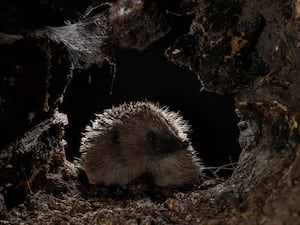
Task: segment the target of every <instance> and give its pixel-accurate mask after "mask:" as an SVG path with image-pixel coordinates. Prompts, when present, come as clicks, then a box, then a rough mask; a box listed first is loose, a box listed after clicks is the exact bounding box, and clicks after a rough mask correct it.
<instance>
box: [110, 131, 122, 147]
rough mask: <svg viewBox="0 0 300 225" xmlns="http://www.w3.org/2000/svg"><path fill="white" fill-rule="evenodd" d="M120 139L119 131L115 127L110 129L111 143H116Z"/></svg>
mask: <svg viewBox="0 0 300 225" xmlns="http://www.w3.org/2000/svg"><path fill="white" fill-rule="evenodd" d="M119 141H120V132H119V131H118V130H117V129H114V130H112V133H111V143H112V144H118V143H119Z"/></svg>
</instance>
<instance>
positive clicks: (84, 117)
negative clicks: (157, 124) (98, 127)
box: [61, 18, 241, 177]
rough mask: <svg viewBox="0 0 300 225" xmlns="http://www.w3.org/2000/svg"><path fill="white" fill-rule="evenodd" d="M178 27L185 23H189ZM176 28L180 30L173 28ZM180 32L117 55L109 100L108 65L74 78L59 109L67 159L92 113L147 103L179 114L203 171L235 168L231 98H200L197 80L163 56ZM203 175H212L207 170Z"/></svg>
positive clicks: (76, 148) (75, 151) (76, 147)
mask: <svg viewBox="0 0 300 225" xmlns="http://www.w3.org/2000/svg"><path fill="white" fill-rule="evenodd" d="M180 21H181V22H182V21H183V23H184V22H190V21H191V18H186V21H185V20H182V19H181V20H180ZM176 27H177V29H178V27H179V29H180V28H181V29H183V28H182V26H178V24H177V26H176ZM184 27H185V28H184V29H188V28H186V27H189V26H184ZM183 32H186V30H185V31H183V30H177V31H173V32H171V34H170V35H168V36H167V37H165V38H163V39H162V40H160V41H158V42H157V43H155V44H154V45H152V46H151V47H150V48H149V49H148V50H146V51H143V52H136V51H125V50H117V51H116V65H117V66H116V78H115V80H114V83H113V87H112V94H111V95H110V88H111V84H112V74H111V71H110V69H111V68H110V65H108V63H107V64H104V66H103V67H102V68H98V67H91V68H90V69H89V70H88V71H84V72H78V71H77V72H76V73H75V75H74V78H73V80H72V82H71V83H70V85H69V87H68V89H67V93H66V95H65V98H64V103H63V105H62V107H61V111H63V112H65V113H66V114H67V115H68V118H69V125H68V126H67V128H66V136H65V139H66V141H67V143H68V146H67V148H66V154H67V158H68V159H70V160H72V159H73V158H74V157H80V153H79V146H80V138H81V132H83V131H84V128H85V126H86V125H87V124H89V121H90V120H91V119H93V118H94V114H95V113H100V112H102V111H103V110H104V109H106V108H110V107H111V106H112V105H118V104H120V103H123V102H125V101H137V100H149V101H153V102H159V103H160V105H162V106H169V108H170V109H171V110H173V111H180V113H181V115H182V116H183V118H184V119H186V120H188V121H189V124H190V125H191V127H192V133H191V134H190V138H191V140H192V142H193V146H194V148H195V149H196V150H197V151H198V152H199V157H200V158H201V159H202V160H203V163H204V165H205V166H207V167H220V166H221V167H222V166H223V165H227V164H231V163H233V162H237V160H238V157H239V154H240V151H241V150H240V147H239V144H238V133H239V132H238V128H237V122H238V119H237V116H236V114H235V111H234V109H235V107H234V99H233V98H234V97H233V96H222V95H217V94H212V93H205V92H201V91H200V89H201V83H200V81H199V80H198V78H197V75H196V74H194V73H193V72H190V71H188V70H183V69H180V68H178V66H176V65H174V64H173V63H172V62H169V61H168V60H167V59H166V57H165V56H164V50H165V49H166V48H167V47H168V46H169V45H170V44H171V43H172V41H173V40H174V39H175V38H176V37H178V35H179V34H180V33H183ZM212 171H215V170H213V169H212ZM231 173H232V168H231V167H230V166H229V169H228V170H227V169H222V170H220V171H219V173H218V174H216V175H217V176H221V177H228V176H229V175H230V174H231ZM207 175H208V176H212V175H213V174H212V173H211V171H210V170H208V171H207Z"/></svg>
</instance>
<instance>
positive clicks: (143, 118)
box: [80, 101, 203, 188]
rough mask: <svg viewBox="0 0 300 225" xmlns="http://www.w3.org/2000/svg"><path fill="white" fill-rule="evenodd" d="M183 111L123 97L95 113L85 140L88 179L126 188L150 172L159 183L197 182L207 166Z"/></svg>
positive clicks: (171, 185)
mask: <svg viewBox="0 0 300 225" xmlns="http://www.w3.org/2000/svg"><path fill="white" fill-rule="evenodd" d="M189 130H190V127H189V125H188V123H187V122H186V121H185V120H183V118H182V117H181V116H180V115H179V113H176V112H172V111H170V110H169V108H168V107H160V105H159V104H155V103H151V102H148V101H140V102H129V103H123V104H121V105H119V106H117V107H112V108H110V109H106V110H104V111H103V113H102V114H96V119H95V120H94V121H92V125H91V126H87V127H86V130H85V132H84V133H83V137H82V140H81V147H80V151H81V152H82V158H81V159H82V169H83V170H84V171H85V173H86V175H87V178H88V180H89V183H91V184H96V185H105V186H112V185H117V186H120V187H123V188H126V187H127V185H128V184H130V183H131V182H132V181H134V180H135V179H137V178H139V177H141V176H142V175H144V174H150V175H151V178H152V182H153V183H154V185H156V186H159V187H184V186H187V185H191V184H194V183H196V182H197V180H198V178H199V177H200V175H201V173H202V170H203V166H202V164H201V161H200V159H199V158H198V157H197V154H196V152H195V151H194V149H193V147H192V144H191V142H190V140H189V139H188V132H189Z"/></svg>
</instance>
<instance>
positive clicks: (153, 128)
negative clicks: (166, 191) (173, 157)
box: [118, 115, 189, 158]
mask: <svg viewBox="0 0 300 225" xmlns="http://www.w3.org/2000/svg"><path fill="white" fill-rule="evenodd" d="M123 124H124V126H120V131H119V132H118V134H119V136H118V138H119V141H118V143H119V144H120V145H121V146H120V149H121V151H125V152H123V154H124V155H125V156H132V157H136V156H141V157H144V158H148V157H159V158H161V157H165V156H167V155H169V154H172V153H174V152H177V151H179V150H186V149H187V148H188V146H189V142H188V141H186V140H184V139H183V138H180V137H179V135H178V134H177V131H176V130H174V128H172V127H171V126H169V125H168V123H167V122H166V121H165V120H164V119H163V117H162V118H157V116H153V117H151V116H149V115H137V116H136V117H135V120H132V118H131V119H130V120H129V121H123Z"/></svg>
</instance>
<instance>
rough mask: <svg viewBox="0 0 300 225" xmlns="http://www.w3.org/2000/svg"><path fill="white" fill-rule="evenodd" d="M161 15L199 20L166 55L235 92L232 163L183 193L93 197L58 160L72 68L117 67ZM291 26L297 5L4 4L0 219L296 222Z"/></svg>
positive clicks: (150, 35)
mask: <svg viewBox="0 0 300 225" xmlns="http://www.w3.org/2000/svg"><path fill="white" fill-rule="evenodd" d="M168 14H172V15H177V16H180V15H184V14H189V15H195V18H194V19H193V22H192V24H191V29H190V31H189V33H187V34H186V35H184V36H182V37H179V38H178V39H177V40H176V41H175V42H174V43H173V44H172V45H171V46H170V47H169V48H168V49H167V50H166V55H167V57H168V58H169V59H170V60H171V61H173V62H174V63H175V64H177V65H178V66H181V67H186V68H190V69H191V70H193V71H195V72H196V73H197V75H198V77H199V80H200V81H201V82H202V85H203V90H206V91H213V92H217V93H221V94H224V93H230V94H235V95H236V108H237V114H238V115H239V118H240V123H239V124H238V126H239V128H240V131H241V135H240V138H239V141H240V144H241V147H242V148H243V149H242V153H241V156H240V159H239V162H238V164H237V167H236V169H235V171H234V173H233V175H232V176H231V177H230V178H229V179H228V180H226V181H222V182H221V181H220V182H218V181H213V182H211V183H209V182H208V181H206V182H205V183H204V184H202V185H196V186H195V187H194V188H192V189H191V190H158V189H156V188H153V187H148V186H143V185H142V186H139V185H133V186H131V187H129V189H128V190H127V191H121V190H118V189H116V190H106V189H104V190H93V188H92V187H88V185H87V184H86V181H84V180H83V179H82V178H81V176H79V174H78V171H77V169H76V164H72V163H69V162H67V161H66V160H64V150H63V141H62V131H63V124H64V120H57V113H56V111H57V109H58V106H59V104H60V102H61V100H62V98H63V94H64V92H65V90H66V87H67V84H68V82H69V80H70V79H71V78H72V74H73V71H74V70H77V69H86V68H88V67H89V66H90V65H91V64H98V65H102V63H103V61H104V60H108V61H109V62H110V63H112V64H113V58H114V49H115V48H127V49H135V50H139V51H142V50H144V49H145V48H147V47H148V46H149V45H150V44H151V43H153V42H154V41H156V40H158V39H160V38H161V37H163V36H164V35H166V34H167V33H168V32H169V30H170V26H169V25H168V19H167V15H168ZM57 15H60V16H57ZM62 15H63V16H62ZM299 19H300V2H299V1H298V0H288V1H278V2H274V1H270V0H262V1H256V0H255V1H250V0H230V1H226V2H224V1H206V0H204V1H196V0H195V1H185V0H178V1H174V2H173V1H168V0H164V1H146V0H145V1H142V0H139V1H133V0H132V1H129V0H128V1H115V2H112V1H107V2H104V1H86V2H85V3H84V4H83V3H79V1H78V2H77V1H75V2H73V1H71V3H70V2H69V1H66V2H65V3H64V4H62V3H61V2H60V1H51V2H48V1H29V2H27V3H23V2H18V1H1V3H0V21H5V23H4V22H0V32H1V33H0V58H1V60H0V71H1V74H0V130H1V135H2V134H3V136H1V139H0V169H1V170H0V171H1V172H0V178H1V180H0V209H1V210H0V211H1V220H0V223H2V224H21V223H22V222H23V223H26V224H57V223H59V224H64V223H65V224H93V223H96V224H97V223H98V224H170V223H173V224H214V225H215V224H298V223H299V221H300V218H299V217H300V206H299V204H298V203H299V201H300V197H299V196H300V186H299V167H300V148H299V147H297V146H298V144H299V133H300V128H299V116H300V113H299V112H300V104H299V103H300V99H299V98H300V93H299V92H300V72H299V71H300V68H299V65H300V42H299V40H300V33H299V30H300V21H299ZM66 20H70V21H71V22H69V23H67V24H64V21H66ZM47 26H48V27H47ZM87 34H88V35H87ZM90 35H95V36H92V37H93V38H91V36H90ZM20 193H22V194H26V193H27V195H26V197H25V199H24V201H22V198H17V197H20ZM24 196H25V195H24ZM14 197H15V198H17V199H14ZM7 206H8V209H7Z"/></svg>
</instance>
